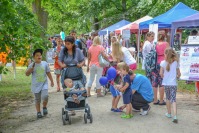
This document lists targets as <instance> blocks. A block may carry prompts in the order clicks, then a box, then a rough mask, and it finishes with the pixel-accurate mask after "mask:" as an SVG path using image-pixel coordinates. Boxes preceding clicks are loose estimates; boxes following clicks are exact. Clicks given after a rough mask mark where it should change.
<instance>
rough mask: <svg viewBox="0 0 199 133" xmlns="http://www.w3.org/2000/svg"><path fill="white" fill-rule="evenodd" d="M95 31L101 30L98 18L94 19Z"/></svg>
mask: <svg viewBox="0 0 199 133" xmlns="http://www.w3.org/2000/svg"><path fill="white" fill-rule="evenodd" d="M93 29H94V30H95V31H96V30H99V20H98V18H94V20H93Z"/></svg>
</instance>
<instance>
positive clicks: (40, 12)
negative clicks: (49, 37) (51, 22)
mask: <svg viewBox="0 0 199 133" xmlns="http://www.w3.org/2000/svg"><path fill="white" fill-rule="evenodd" d="M32 10H33V13H35V14H36V15H37V18H38V21H39V24H40V25H41V26H42V27H43V28H44V30H47V22H48V12H46V11H45V9H44V8H42V7H41V0H34V1H33V2H32ZM41 37H42V38H44V37H45V33H44V32H42V33H41Z"/></svg>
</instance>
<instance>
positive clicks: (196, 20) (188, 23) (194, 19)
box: [172, 13, 199, 29]
mask: <svg viewBox="0 0 199 133" xmlns="http://www.w3.org/2000/svg"><path fill="white" fill-rule="evenodd" d="M179 27H181V28H183V27H199V13H196V14H194V15H191V16H188V17H186V18H183V19H180V20H177V21H174V22H172V29H177V28H179Z"/></svg>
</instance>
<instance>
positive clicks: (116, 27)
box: [98, 20, 131, 35]
mask: <svg viewBox="0 0 199 133" xmlns="http://www.w3.org/2000/svg"><path fill="white" fill-rule="evenodd" d="M130 23H131V22H129V21H127V20H121V21H119V22H117V23H115V24H113V25H111V26H109V27H107V28H105V29H103V30H100V31H99V32H98V35H106V34H107V31H108V33H110V32H112V31H115V30H116V29H118V28H120V27H122V26H125V25H127V24H130Z"/></svg>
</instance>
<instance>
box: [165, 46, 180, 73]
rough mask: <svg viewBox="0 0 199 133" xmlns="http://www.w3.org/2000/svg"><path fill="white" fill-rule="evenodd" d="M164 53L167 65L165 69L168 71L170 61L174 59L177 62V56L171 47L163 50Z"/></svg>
mask: <svg viewBox="0 0 199 133" xmlns="http://www.w3.org/2000/svg"><path fill="white" fill-rule="evenodd" d="M164 54H165V55H166V58H165V60H166V61H167V63H168V64H167V66H166V70H167V71H170V65H171V63H173V62H174V61H177V62H178V56H177V54H176V52H175V51H174V50H173V49H172V48H167V49H166V50H165V52H164Z"/></svg>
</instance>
